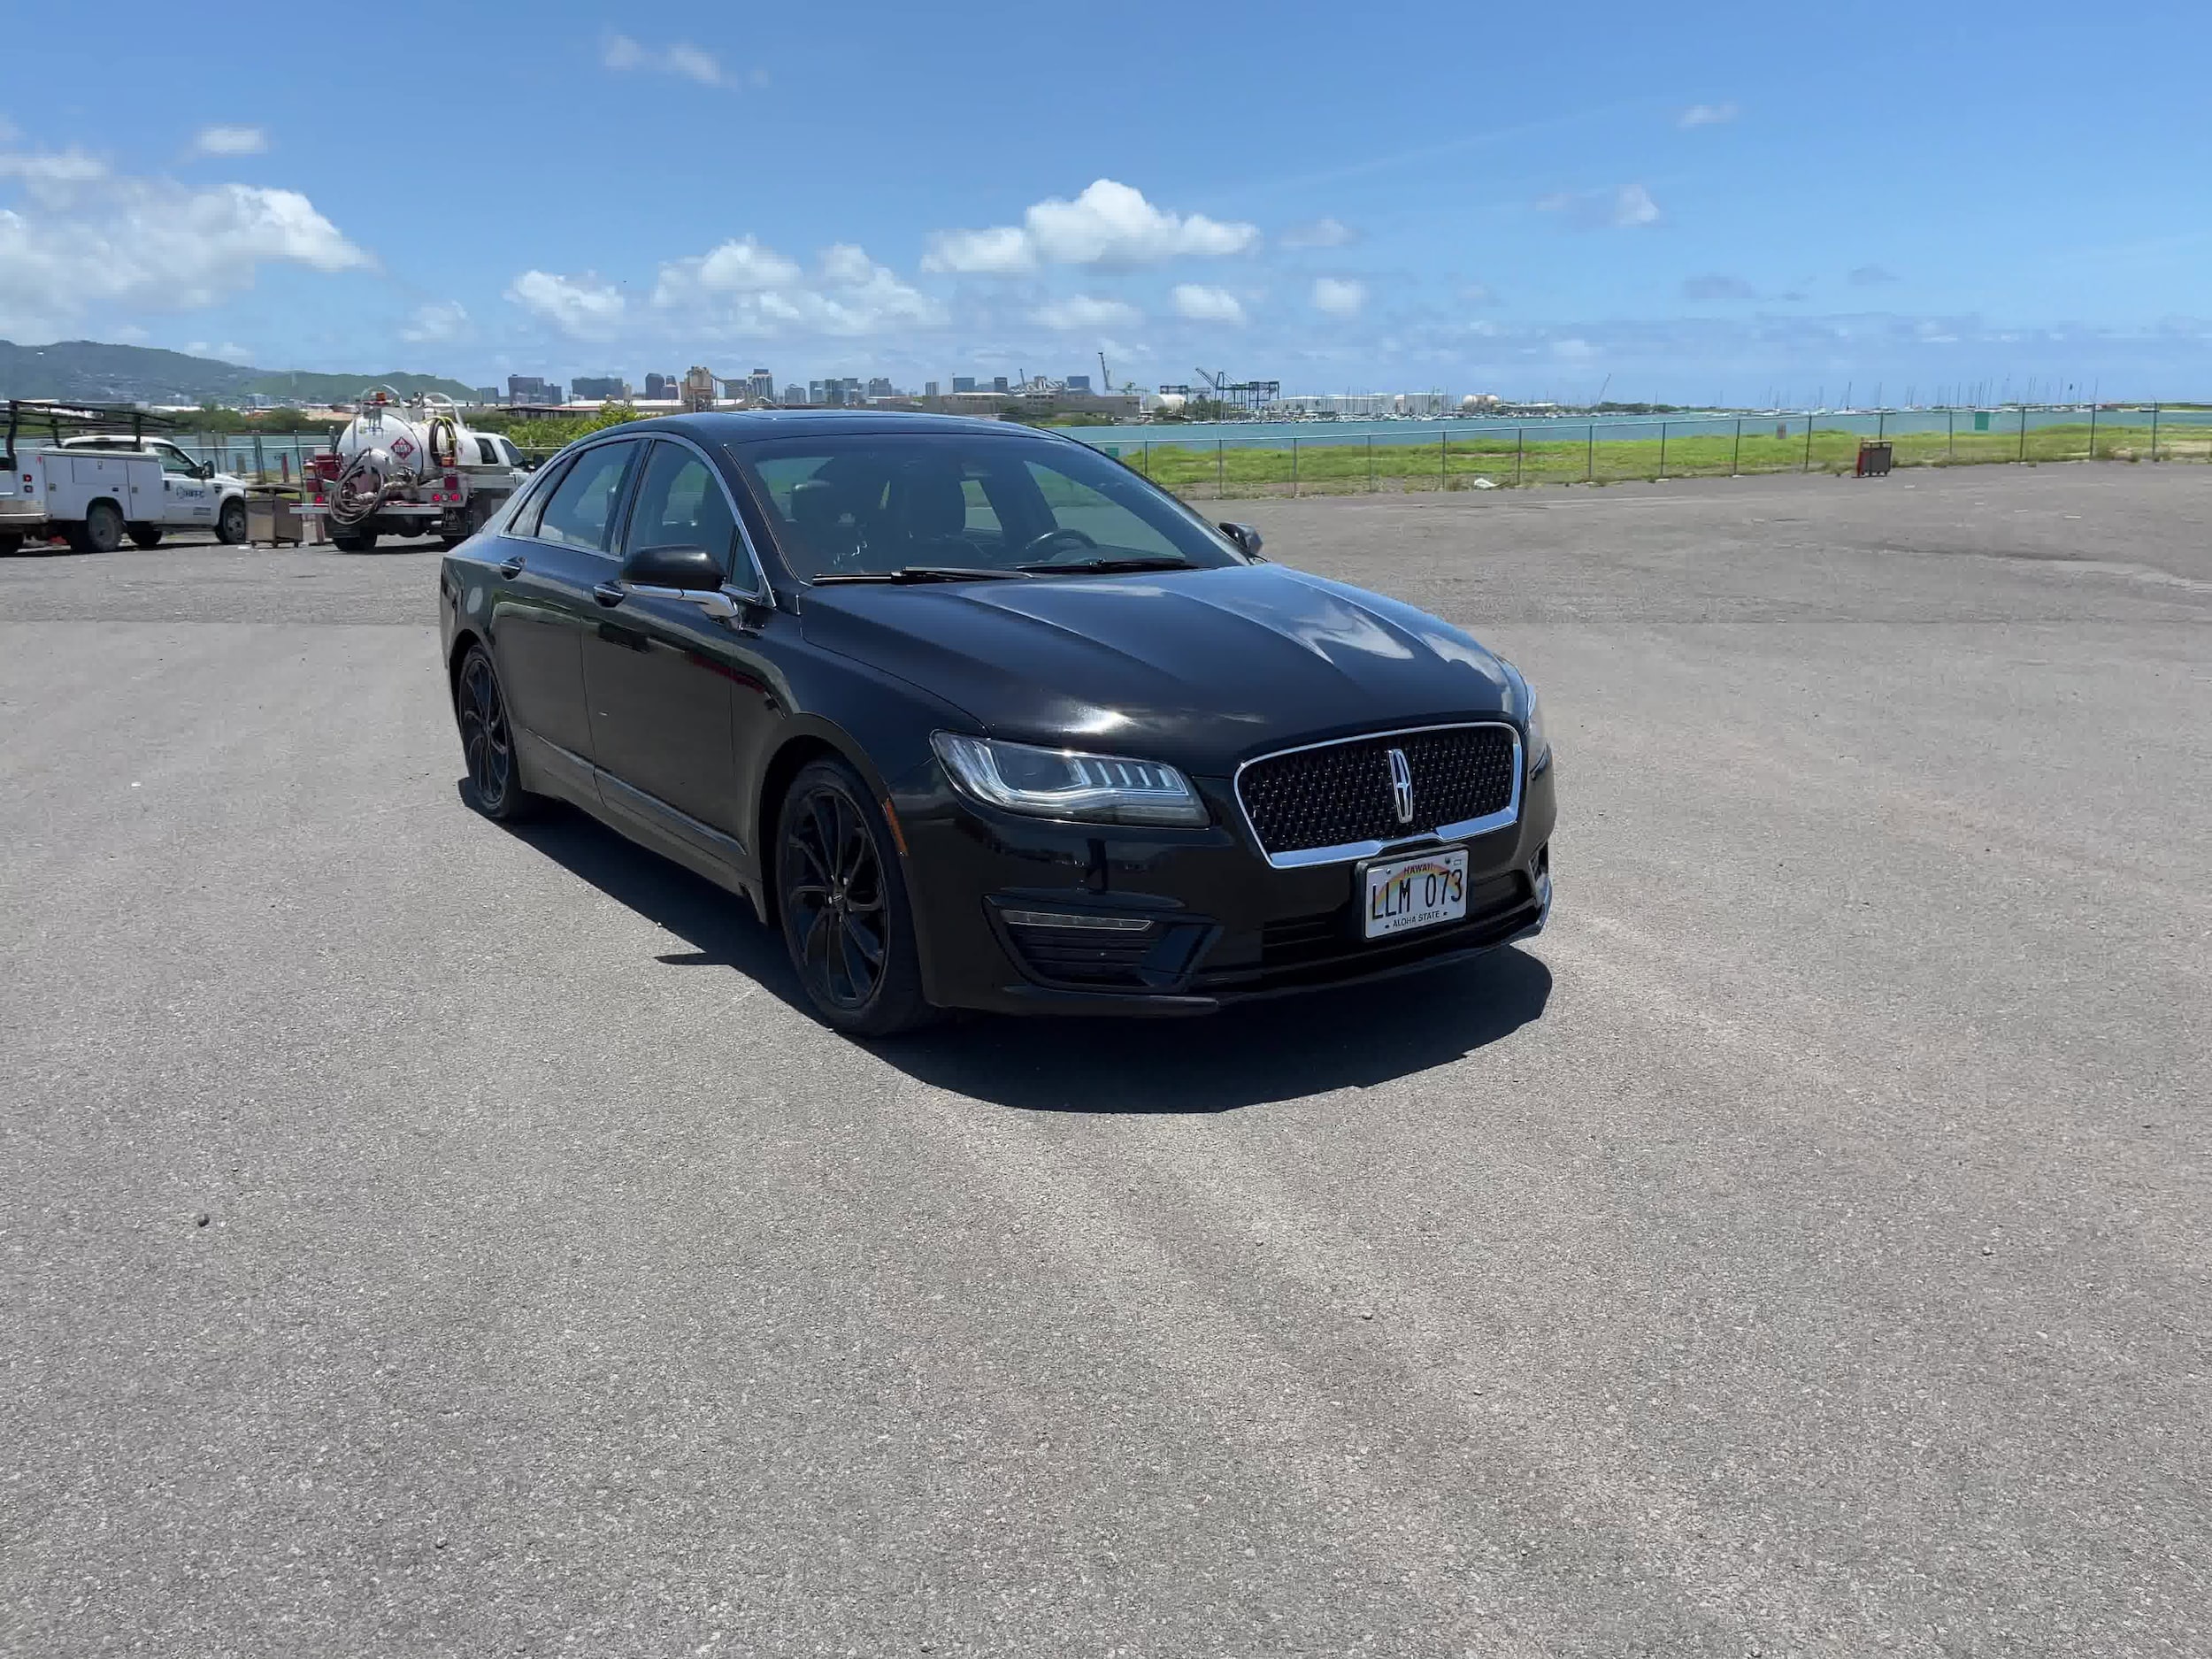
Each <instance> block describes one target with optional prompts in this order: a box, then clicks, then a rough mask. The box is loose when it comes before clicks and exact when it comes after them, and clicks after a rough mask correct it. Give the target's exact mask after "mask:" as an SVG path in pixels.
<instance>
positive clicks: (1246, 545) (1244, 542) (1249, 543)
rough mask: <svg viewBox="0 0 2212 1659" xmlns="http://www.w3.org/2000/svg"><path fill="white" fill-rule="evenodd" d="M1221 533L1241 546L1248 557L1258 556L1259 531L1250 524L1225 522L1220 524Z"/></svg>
mask: <svg viewBox="0 0 2212 1659" xmlns="http://www.w3.org/2000/svg"><path fill="white" fill-rule="evenodd" d="M1221 534H1224V535H1225V536H1227V537H1228V538H1229V540H1231V541H1233V542H1235V543H1236V544H1237V545H1238V546H1239V547H1240V548H1242V549H1244V551H1245V553H1246V555H1247V556H1248V557H1251V558H1257V557H1259V556H1260V533H1259V532H1258V531H1257V530H1255V529H1254V528H1253V527H1252V526H1250V525H1248V524H1226V523H1225V524H1224V525H1222V526H1221Z"/></svg>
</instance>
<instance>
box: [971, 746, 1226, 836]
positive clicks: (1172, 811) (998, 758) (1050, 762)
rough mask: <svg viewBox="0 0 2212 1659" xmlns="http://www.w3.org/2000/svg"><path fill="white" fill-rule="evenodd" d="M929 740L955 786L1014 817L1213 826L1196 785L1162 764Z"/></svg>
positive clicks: (1067, 752)
mask: <svg viewBox="0 0 2212 1659" xmlns="http://www.w3.org/2000/svg"><path fill="white" fill-rule="evenodd" d="M929 741H930V745H931V747H932V748H933V749H936V751H937V758H938V759H940V760H941V761H943V762H944V763H945V770H946V771H947V772H950V773H951V774H952V778H953V781H954V782H955V783H956V784H958V785H959V786H960V787H961V788H963V789H964V790H966V791H967V792H968V794H970V795H973V796H974V797H975V798H976V799H977V800H979V801H981V802H983V803H986V804H987V805H990V806H995V807H1003V808H1004V809H1005V810H1008V811H1009V812H1025V813H1027V814H1028V815H1030V816H1031V817H1033V818H1086V819H1090V820H1093V821H1095V822H1100V823H1106V824H1203V823H1205V822H1206V821H1207V816H1208V815H1207V812H1206V803H1204V802H1203V801H1202V800H1201V799H1199V795H1198V791H1197V790H1195V789H1194V788H1192V787H1191V785H1190V780H1189V779H1187V778H1186V777H1184V776H1183V774H1182V773H1181V772H1178V771H1176V770H1175V768H1174V767H1172V766H1167V765H1163V764H1161V763H1160V762H1158V761H1155V760H1131V759H1129V758H1128V757H1126V756H1122V755H1078V754H1074V753H1071V752H1070V751H1068V750H1066V749H1037V748H1033V747H1032V746H1031V745H1029V744H1027V743H1006V742H1002V741H999V740H998V739H996V738H989V737H967V736H964V735H963V734H961V733H958V732H939V733H934V734H933V735H932V737H931V738H930V740H929Z"/></svg>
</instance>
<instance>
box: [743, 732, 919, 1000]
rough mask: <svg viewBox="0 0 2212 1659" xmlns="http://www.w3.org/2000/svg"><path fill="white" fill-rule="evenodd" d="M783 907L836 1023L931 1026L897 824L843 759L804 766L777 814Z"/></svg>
mask: <svg viewBox="0 0 2212 1659" xmlns="http://www.w3.org/2000/svg"><path fill="white" fill-rule="evenodd" d="M776 898H777V904H776V912H777V916H778V918H779V919H780V921H781V923H782V925H783V942H784V949H786V950H787V951H788V952H789V953H790V956H791V965H792V967H793V969H794V970H795V971H796V972H797V973H798V976H799V983H800V984H801V985H803V987H806V994H807V1000H808V1001H810V1002H812V1003H813V1004H814V1008H815V1011H816V1012H817V1013H818V1014H819V1015H820V1016H821V1017H822V1019H823V1020H824V1021H825V1023H826V1024H827V1025H831V1026H832V1027H833V1028H834V1029H836V1030H838V1031H841V1032H843V1033H846V1034H847V1035H848V1036H852V1037H889V1036H894V1035H895V1034H897V1033H900V1032H904V1031H912V1030H914V1029H916V1028H917V1027H918V1026H921V1025H927V1024H929V1023H930V1022H931V1021H932V1020H933V1019H934V1018H936V1017H937V1010H935V1009H933V1008H932V1007H931V1006H930V1005H929V1002H928V1001H927V1000H926V998H925V997H924V996H923V995H922V964H921V958H920V956H919V955H918V953H917V951H916V949H915V946H914V913H913V909H912V907H911V906H910V904H909V903H908V902H907V896H906V877H905V872H904V871H903V870H902V868H901V864H900V859H899V856H898V849H897V848H896V847H895V845H894V844H893V842H892V840H891V832H890V828H889V826H887V824H886V823H885V822H884V818H883V812H882V810H881V809H880V808H879V807H878V806H877V805H876V803H875V797H874V796H873V795H872V794H871V793H870V792H869V789H868V786H867V785H866V784H865V783H864V782H863V781H862V780H861V777H860V774H859V773H858V772H855V771H854V770H853V769H852V768H851V767H850V766H849V765H847V764H845V763H844V762H843V761H841V760H827V759H825V760H818V761H814V762H812V763H810V764H808V765H807V766H805V767H803V769H801V771H800V772H799V775H798V776H797V777H795V778H794V779H793V780H791V787H790V788H789V789H788V790H787V791H786V792H785V795H784V797H783V805H782V807H781V809H780V810H779V811H778V813H777V815H776Z"/></svg>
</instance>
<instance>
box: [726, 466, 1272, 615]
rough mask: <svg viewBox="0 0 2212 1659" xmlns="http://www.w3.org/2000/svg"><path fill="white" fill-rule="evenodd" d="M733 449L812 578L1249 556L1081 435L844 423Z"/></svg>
mask: <svg viewBox="0 0 2212 1659" xmlns="http://www.w3.org/2000/svg"><path fill="white" fill-rule="evenodd" d="M730 453H731V457H732V458H733V460H735V461H736V462H737V464H738V465H739V467H740V469H741V470H742V471H743V472H745V474H746V481H747V482H748V483H749V484H750V485H751V486H752V488H753V493H754V495H756V496H757V498H758V499H759V500H760V502H761V503H763V504H764V507H765V508H766V509H767V511H768V514H769V518H770V523H771V526H772V529H773V530H774V532H775V537H776V541H777V544H778V546H779V547H780V548H781V549H783V553H784V557H785V561H786V563H787V564H788V565H790V567H791V572H792V574H793V575H795V576H797V577H798V578H799V579H800V580H803V581H815V580H823V579H828V580H839V579H846V580H852V579H861V578H866V577H872V576H874V577H883V576H890V575H893V574H895V573H896V572H901V571H915V570H940V571H963V572H978V573H991V572H1005V573H1008V574H1016V573H1023V572H1025V573H1031V574H1038V575H1049V574H1051V573H1052V572H1055V571H1065V572H1082V571H1085V570H1096V569H1101V568H1106V569H1116V568H1120V569H1127V568H1140V569H1147V570H1169V569H1176V568H1179V567H1182V566H1186V565H1188V566H1212V565H1240V564H1243V563H1245V562H1246V561H1245V559H1244V558H1243V557H1242V556H1241V555H1240V554H1239V553H1237V552H1236V551H1235V550H1233V549H1232V548H1231V547H1230V546H1229V545H1228V544H1227V543H1226V542H1225V541H1222V540H1221V539H1220V538H1219V537H1218V536H1217V535H1216V534H1214V533H1213V532H1212V531H1211V530H1210V529H1209V528H1208V527H1207V526H1206V525H1205V524H1204V523H1203V521H1202V520H1201V519H1199V518H1196V517H1195V516H1194V515H1193V514H1192V513H1191V512H1189V511H1187V509H1185V508H1184V506H1183V505H1182V503H1180V502H1178V501H1176V500H1175V499H1174V498H1173V497H1172V496H1170V495H1164V493H1162V492H1161V491H1160V490H1157V489H1156V488H1153V487H1152V486H1151V485H1150V484H1148V483H1147V482H1146V481H1145V480H1143V479H1141V478H1140V477H1138V476H1137V475H1136V474H1135V473H1134V472H1130V471H1129V470H1128V468H1126V467H1125V466H1122V465H1120V464H1118V462H1114V461H1110V460H1108V459H1107V458H1106V457H1104V456H1102V455H1101V454H1099V453H1098V452H1097V451H1096V450H1094V449H1088V448H1086V447H1085V446H1084V445H1081V444H1078V443H1066V442H1054V441H1052V440H1050V439H1044V438H1030V437H1024V436H1015V435H1008V436H1003V437H1002V436H1000V435H998V434H994V433H975V434H968V433H943V432H918V433H914V434H899V433H847V434H824V435H823V436H820V437H813V438H791V439H786V440H781V441H778V442H768V443H758V444H744V445H736V446H733V447H732V449H731V451H730Z"/></svg>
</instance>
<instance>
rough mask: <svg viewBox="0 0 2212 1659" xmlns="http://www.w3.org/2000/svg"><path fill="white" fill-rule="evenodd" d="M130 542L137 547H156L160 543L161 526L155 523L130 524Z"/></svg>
mask: <svg viewBox="0 0 2212 1659" xmlns="http://www.w3.org/2000/svg"><path fill="white" fill-rule="evenodd" d="M130 532H131V541H132V543H133V544H134V545H135V546H138V547H143V548H156V547H159V546H160V545H161V526H159V525H157V524H134V525H133V526H130Z"/></svg>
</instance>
